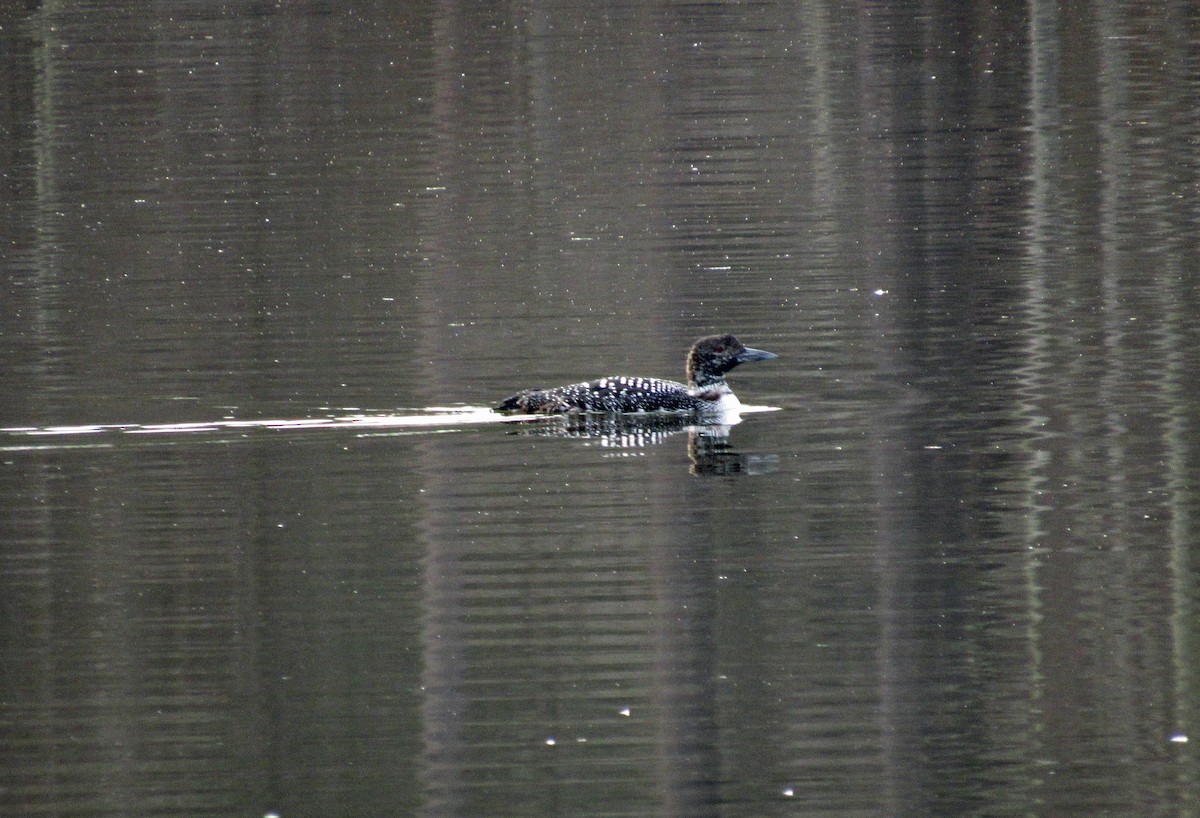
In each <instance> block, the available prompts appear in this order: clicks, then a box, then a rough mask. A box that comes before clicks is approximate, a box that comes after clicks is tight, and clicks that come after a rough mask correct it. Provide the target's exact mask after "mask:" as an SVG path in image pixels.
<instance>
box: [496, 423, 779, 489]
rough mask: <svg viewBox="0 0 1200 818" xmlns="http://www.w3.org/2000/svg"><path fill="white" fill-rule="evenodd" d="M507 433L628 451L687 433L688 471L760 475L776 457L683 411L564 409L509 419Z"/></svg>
mask: <svg viewBox="0 0 1200 818" xmlns="http://www.w3.org/2000/svg"><path fill="white" fill-rule="evenodd" d="M514 426H515V428H513V429H512V430H510V431H509V434H517V435H536V436H539V437H564V438H574V439H577V440H581V441H586V443H587V445H594V446H599V447H602V448H607V449H614V450H621V451H629V452H632V451H634V450H637V449H644V448H647V447H649V446H658V445H660V444H663V443H665V442H666V441H667V440H668V439H670V438H674V437H679V436H681V435H684V434H686V435H687V447H688V459H689V460H690V461H691V467H690V469H689V471H690V472H691V473H692V474H697V475H700V474H710V475H735V474H748V475H749V474H766V473H768V472H772V471H775V469H776V468H778V465H779V456H778V455H774V454H762V453H755V452H740V451H738V450H737V448H736V447H734V445H733V444H732V443H730V441H729V430H730V426H728V425H702V424H697V423H696V422H695V419H694V418H691V417H688V416H686V415H670V414H586V413H585V414H567V415H559V416H555V417H552V418H543V419H538V420H536V421H534V420H531V421H529V422H523V423H519V424H514Z"/></svg>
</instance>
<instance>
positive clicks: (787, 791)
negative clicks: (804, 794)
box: [783, 787, 796, 798]
mask: <svg viewBox="0 0 1200 818" xmlns="http://www.w3.org/2000/svg"><path fill="white" fill-rule="evenodd" d="M783 794H784V796H785V797H787V798H791V797H792V796H793V795H795V794H796V791H795V790H794V789H792V788H791V787H784V788H783Z"/></svg>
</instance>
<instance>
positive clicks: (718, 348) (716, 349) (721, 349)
mask: <svg viewBox="0 0 1200 818" xmlns="http://www.w3.org/2000/svg"><path fill="white" fill-rule="evenodd" d="M724 351H725V345H724V344H717V345H716V346H715V347H713V352H724Z"/></svg>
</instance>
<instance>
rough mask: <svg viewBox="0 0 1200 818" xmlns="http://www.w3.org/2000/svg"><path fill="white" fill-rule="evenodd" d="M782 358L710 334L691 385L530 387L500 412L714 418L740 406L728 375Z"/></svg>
mask: <svg viewBox="0 0 1200 818" xmlns="http://www.w3.org/2000/svg"><path fill="white" fill-rule="evenodd" d="M777 357H779V356H777V355H775V354H774V353H772V352H765V351H763V350H761V349H752V348H750V347H747V346H743V345H742V343H741V341H739V340H738V339H737V338H734V337H733V336H732V335H710V336H709V337H707V338H701V339H700V340H699V341H697V342H696V343H694V344H692V348H691V349H690V350H688V356H687V383H686V384H682V383H679V382H678V381H667V380H660V379H658V378H636V377H628V376H624V375H619V376H614V377H609V378H600V379H599V380H595V381H589V382H585V383H573V384H570V385H568V386H558V387H555V388H553V389H526V390H525V391H523V392H518V393H517V394H515V395H512V396H510V397H508V398H506V399H505V400H504V402H503V403H501V404H500V405H499V406H497V407H496V411H497V412H520V413H523V414H534V415H537V414H540V415H559V414H564V413H567V412H688V413H697V414H709V413H714V412H721V411H724V410H726V409H730V408H736V407H737V406H738V405H739V404H738V401H737V396H735V395H734V394H733V390H732V389H730V388H729V384H727V383H726V382H725V373H726V372H728V371H729V370H731V369H733V368H734V367H735V366H737V365H738V364H744V363H749V362H751V361H769V360H771V359H772V358H777Z"/></svg>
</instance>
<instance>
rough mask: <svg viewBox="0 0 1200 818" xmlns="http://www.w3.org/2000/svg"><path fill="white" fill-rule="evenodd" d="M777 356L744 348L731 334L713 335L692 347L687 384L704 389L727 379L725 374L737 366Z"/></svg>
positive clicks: (689, 352)
mask: <svg viewBox="0 0 1200 818" xmlns="http://www.w3.org/2000/svg"><path fill="white" fill-rule="evenodd" d="M778 357H779V356H778V355H776V354H774V353H773V352H764V351H763V350H761V349H751V348H750V347H748V346H743V345H742V342H741V341H739V340H738V339H737V338H734V337H733V336H732V335H710V336H709V337H707V338H701V339H700V340H699V341H697V342H696V343H694V344H692V348H691V349H690V350H689V351H688V359H687V377H688V383H689V384H690V385H692V386H702V387H703V386H711V385H713V384H718V383H721V382H723V381H724V380H725V377H724V376H725V373H726V372H728V371H729V370H731V369H733V368H734V367H735V366H737V365H738V364H744V363H749V362H750V361H769V360H771V359H772V358H778Z"/></svg>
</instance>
